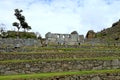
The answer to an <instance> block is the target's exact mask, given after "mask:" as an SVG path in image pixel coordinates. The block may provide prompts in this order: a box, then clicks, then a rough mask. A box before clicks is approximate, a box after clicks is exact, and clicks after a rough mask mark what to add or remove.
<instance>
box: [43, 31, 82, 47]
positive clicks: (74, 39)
mask: <svg viewBox="0 0 120 80" xmlns="http://www.w3.org/2000/svg"><path fill="white" fill-rule="evenodd" d="M45 37H46V42H47V44H48V45H49V44H57V45H79V44H80V43H83V42H84V36H83V35H78V34H58V33H50V32H48V33H47V34H46V35H45Z"/></svg>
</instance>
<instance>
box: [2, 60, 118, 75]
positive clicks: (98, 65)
mask: <svg viewBox="0 0 120 80" xmlns="http://www.w3.org/2000/svg"><path fill="white" fill-rule="evenodd" d="M101 69H120V59H113V60H48V61H46V60H45V61H44V60H43V61H39V60H38V61H34V60H33V61H28V62H24V61H23V62H4V63H2V62H1V63H0V75H8V74H25V73H26V74H27V73H41V72H62V71H81V70H101Z"/></svg>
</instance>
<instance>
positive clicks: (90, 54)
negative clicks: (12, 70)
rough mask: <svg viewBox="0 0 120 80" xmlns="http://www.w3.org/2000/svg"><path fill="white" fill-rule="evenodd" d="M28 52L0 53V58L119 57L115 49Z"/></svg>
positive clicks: (119, 54)
mask: <svg viewBox="0 0 120 80" xmlns="http://www.w3.org/2000/svg"><path fill="white" fill-rule="evenodd" d="M40 52H41V53H34V52H33V53H30V54H23V53H0V60H1V61H3V60H34V59H56V58H57V59H61V58H63V59H64V58H73V59H76V58H86V57H87V58H97V57H108V56H109V57H119V56H120V53H119V52H116V53H115V51H111V52H110V51H109V52H106V53H105V52H99V53H97V52H90V51H88V52H84V51H83V52H82V51H81V52H80V51H79V52H73V51H71V52H68V53H60V52H59V53H57V52H54V51H53V52H52V51H51V52H50V51H49V53H48V52H47V51H46V52H45V53H42V51H40Z"/></svg>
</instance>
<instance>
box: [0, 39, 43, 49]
mask: <svg viewBox="0 0 120 80" xmlns="http://www.w3.org/2000/svg"><path fill="white" fill-rule="evenodd" d="M34 45H36V46H41V43H40V41H39V40H37V39H12V38H0V47H16V46H20V47H22V46H34Z"/></svg>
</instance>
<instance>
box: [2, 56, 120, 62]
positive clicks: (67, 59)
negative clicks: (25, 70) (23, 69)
mask: <svg viewBox="0 0 120 80" xmlns="http://www.w3.org/2000/svg"><path fill="white" fill-rule="evenodd" d="M113 59H120V57H96V58H61V59H59V58H56V59H35V60H4V61H0V63H20V62H37V61H41V62H42V61H74V60H113Z"/></svg>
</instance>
